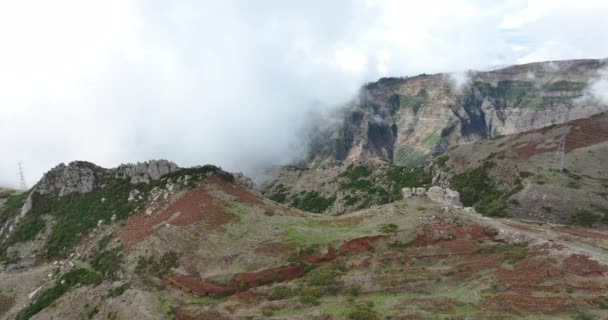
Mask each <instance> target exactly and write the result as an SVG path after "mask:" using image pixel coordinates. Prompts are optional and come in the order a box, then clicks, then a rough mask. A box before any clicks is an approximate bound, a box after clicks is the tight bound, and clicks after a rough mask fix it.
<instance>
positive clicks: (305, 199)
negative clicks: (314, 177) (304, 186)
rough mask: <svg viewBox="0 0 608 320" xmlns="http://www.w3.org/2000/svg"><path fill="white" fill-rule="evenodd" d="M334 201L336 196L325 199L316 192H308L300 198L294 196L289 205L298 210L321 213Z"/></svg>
mask: <svg viewBox="0 0 608 320" xmlns="http://www.w3.org/2000/svg"><path fill="white" fill-rule="evenodd" d="M335 201H336V196H331V197H329V198H325V197H323V196H321V195H319V193H318V192H317V191H308V192H305V193H304V194H303V195H301V196H296V197H294V198H293V199H292V200H291V205H292V206H293V207H296V208H298V209H300V210H304V211H309V212H314V213H321V212H323V211H325V210H327V208H329V207H330V206H331V205H332V204H334V202H335Z"/></svg>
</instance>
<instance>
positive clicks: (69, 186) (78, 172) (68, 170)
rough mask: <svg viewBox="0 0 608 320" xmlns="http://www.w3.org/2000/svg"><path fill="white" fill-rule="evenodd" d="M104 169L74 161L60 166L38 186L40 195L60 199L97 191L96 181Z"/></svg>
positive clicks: (46, 175) (48, 174) (37, 189)
mask: <svg viewBox="0 0 608 320" xmlns="http://www.w3.org/2000/svg"><path fill="white" fill-rule="evenodd" d="M103 172H104V169H103V168H101V167H98V166H96V165H94V164H92V163H90V162H85V161H74V162H71V163H70V164H69V165H67V166H66V165H65V164H63V163H62V164H60V165H58V166H56V167H55V168H53V169H51V171H49V172H47V173H46V174H45V175H44V176H43V177H42V179H41V180H40V182H39V183H38V184H37V185H36V187H35V191H36V192H38V193H39V194H55V195H58V196H60V197H62V196H65V195H68V194H71V193H75V192H77V193H88V192H91V191H93V190H95V187H96V181H97V180H98V178H99V176H100V175H102V174H103Z"/></svg>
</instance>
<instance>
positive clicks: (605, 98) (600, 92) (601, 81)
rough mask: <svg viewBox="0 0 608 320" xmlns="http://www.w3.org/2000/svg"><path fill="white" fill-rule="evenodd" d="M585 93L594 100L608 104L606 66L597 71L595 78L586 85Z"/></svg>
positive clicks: (607, 72) (607, 73) (607, 71)
mask: <svg viewBox="0 0 608 320" xmlns="http://www.w3.org/2000/svg"><path fill="white" fill-rule="evenodd" d="M586 95H587V96H588V97H589V98H591V99H594V100H595V101H597V102H599V103H601V104H604V105H607V106H608V67H607V68H604V69H602V70H600V71H599V72H598V76H597V78H595V79H594V80H593V81H592V82H591V83H590V84H589V86H588V87H587V89H586Z"/></svg>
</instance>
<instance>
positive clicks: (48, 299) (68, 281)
mask: <svg viewBox="0 0 608 320" xmlns="http://www.w3.org/2000/svg"><path fill="white" fill-rule="evenodd" d="M101 282H102V277H101V275H100V274H99V273H97V272H93V271H89V270H87V269H83V268H77V269H74V270H72V271H70V272H68V273H66V274H65V275H63V276H62V277H61V279H60V280H58V281H57V282H56V283H55V286H53V287H52V288H49V289H47V290H45V291H44V292H42V294H41V295H40V296H39V297H38V299H36V300H35V301H34V302H33V303H31V304H30V305H28V306H27V307H26V308H25V309H23V310H21V312H19V314H17V317H16V319H17V320H26V319H29V318H31V317H32V316H34V315H35V314H37V313H38V312H40V311H42V310H43V309H44V308H46V307H48V306H49V305H51V304H52V303H53V302H55V301H56V300H57V299H59V298H60V297H61V296H62V295H63V294H65V293H66V292H68V291H69V290H70V289H72V288H74V287H76V286H78V285H83V286H86V285H99V284H100V283H101Z"/></svg>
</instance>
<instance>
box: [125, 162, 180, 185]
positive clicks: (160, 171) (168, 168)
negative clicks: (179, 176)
mask: <svg viewBox="0 0 608 320" xmlns="http://www.w3.org/2000/svg"><path fill="white" fill-rule="evenodd" d="M177 169H178V166H177V165H176V164H175V163H173V162H171V161H167V160H150V161H146V162H138V163H135V164H131V163H130V164H123V165H121V166H119V167H118V168H116V169H115V171H116V177H121V178H130V179H131V183H132V184H139V183H150V181H155V180H158V179H160V178H161V177H162V176H164V175H166V174H168V173H171V172H173V171H175V170H177Z"/></svg>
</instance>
